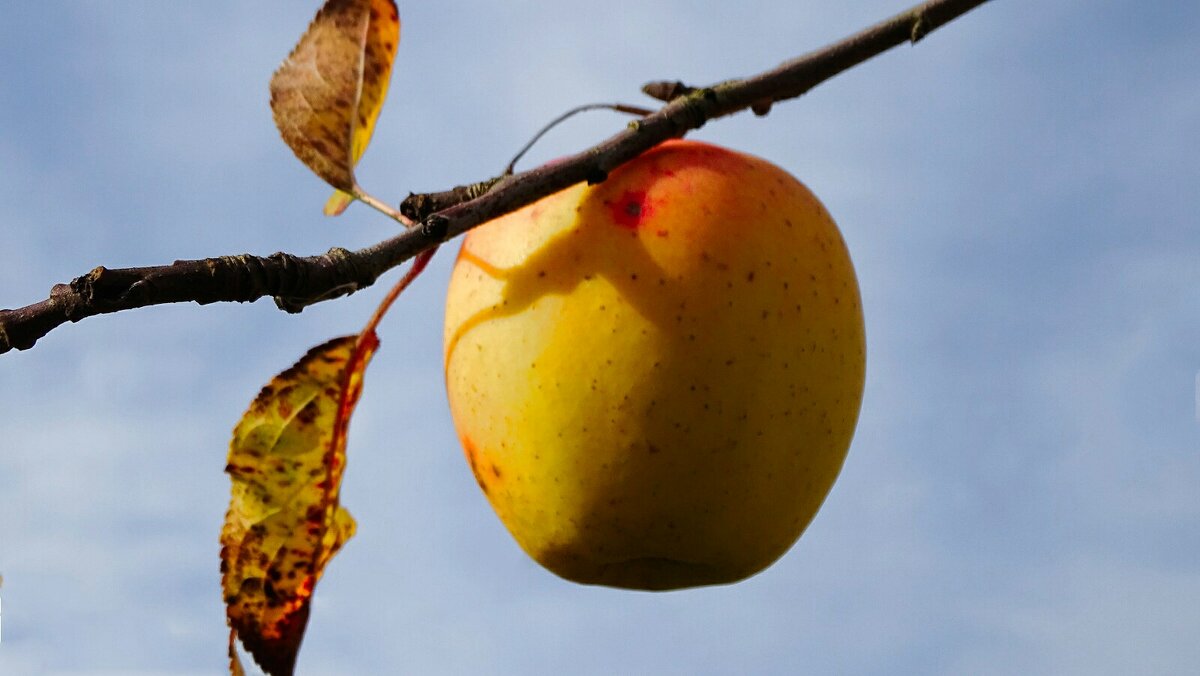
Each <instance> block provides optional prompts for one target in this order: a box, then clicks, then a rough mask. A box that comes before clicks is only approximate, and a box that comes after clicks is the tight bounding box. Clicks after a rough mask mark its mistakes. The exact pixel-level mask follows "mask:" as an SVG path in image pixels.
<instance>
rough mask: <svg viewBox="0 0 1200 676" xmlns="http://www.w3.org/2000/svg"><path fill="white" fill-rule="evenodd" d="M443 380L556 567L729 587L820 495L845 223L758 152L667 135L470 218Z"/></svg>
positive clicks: (858, 327)
mask: <svg viewBox="0 0 1200 676" xmlns="http://www.w3.org/2000/svg"><path fill="white" fill-rule="evenodd" d="M445 359H446V387H447V391H448V395H449V401H450V409H451V414H452V416H453V419H454V423H455V427H456V429H457V432H458V436H459V439H460V440H461V442H462V445H463V448H464V449H465V453H466V457H467V461H468V462H469V464H470V467H471V470H472V472H473V473H474V474H475V478H476V479H477V481H478V483H479V486H480V488H481V489H482V490H483V492H484V493H485V494H486V495H487V498H488V500H489V501H490V502H491V504H492V507H493V508H494V509H495V511H496V514H497V515H498V516H499V517H500V520H501V521H502V522H504V524H505V526H507V527H508V530H509V531H510V532H511V533H512V535H513V537H514V538H515V539H516V541H517V543H518V544H519V545H520V546H521V547H522V548H523V549H524V550H525V552H527V553H528V554H529V555H530V556H531V557H532V558H533V559H534V560H536V561H537V562H539V563H540V564H542V565H543V566H545V567H546V568H548V569H549V570H551V571H552V572H554V573H556V574H557V575H559V576H561V577H563V578H566V579H568V580H573V581H575V582H580V583H585V584H601V585H610V586H616V587H624V588H631V589H645V590H664V589H677V588H682V587H692V586H698V585H711V584H724V583H730V582H735V581H738V580H741V579H743V578H746V577H748V576H750V575H753V574H755V573H757V572H759V571H761V570H763V569H764V568H766V567H767V566H769V565H770V564H771V563H773V562H774V561H775V560H776V559H777V558H779V557H780V556H781V555H783V553H784V552H786V551H787V550H788V548H789V547H791V545H792V544H793V543H794V542H795V541H796V540H797V538H799V537H800V534H801V533H802V532H803V531H804V529H805V527H806V526H807V525H808V523H809V521H810V520H811V519H812V518H813V516H814V515H815V514H816V512H817V510H818V508H819V507H820V506H821V503H822V501H823V500H824V499H825V496H826V494H828V492H829V490H830V488H831V487H832V485H833V482H834V480H835V479H836V478H837V475H838V472H839V471H840V469H841V467H842V463H843V461H844V460H845V457H846V452H847V449H848V448H849V445H850V440H851V437H852V436H853V433H854V427H855V423H856V421H857V419H858V412H859V407H860V404H861V401H862V390H863V379H864V368H865V339H864V334H863V318H862V309H861V303H860V299H859V291H858V284H857V280H856V278H855V275H854V268H853V266H852V265H851V262H850V257H849V254H848V253H847V251H846V246H845V243H844V242H843V240H842V237H841V234H840V233H839V231H838V229H837V226H836V225H835V224H834V222H833V220H832V219H831V218H830V216H829V214H828V213H827V212H826V211H825V208H824V207H823V206H822V205H821V204H820V202H818V201H817V199H816V197H814V196H813V194H812V193H811V192H809V191H808V189H807V188H806V187H804V185H802V184H801V183H800V182H799V181H797V180H796V179H795V178H793V177H792V176H791V175H789V174H788V173H787V172H785V171H783V170H782V169H779V168H778V167H776V166H774V165H772V164H770V163H768V162H766V161H765V160H762V159H759V158H756V157H751V156H748V155H744V154H741V153H738V152H734V151H731V150H727V149H724V148H720V147H717V146H712V145H708V144H703V143H698V142H691V141H669V142H667V143H664V144H662V145H660V146H658V147H656V148H654V149H652V150H650V151H648V152H647V153H645V154H643V155H642V156H640V157H638V158H636V159H634V160H633V161H631V162H629V163H627V164H625V165H623V166H621V167H619V168H618V169H617V170H615V171H613V172H612V174H611V175H610V176H609V178H608V180H606V181H604V182H603V183H600V184H599V185H595V186H587V185H583V184H579V185H576V186H574V187H571V188H568V189H566V190H564V191H562V192H559V193H557V194H555V195H551V196H550V197H547V198H545V199H543V200H541V201H539V202H537V203H535V204H533V205H530V206H528V207H526V208H524V209H522V210H520V211H517V212H515V213H512V214H509V215H507V216H504V217H502V218H499V219H497V220H495V221H492V222H489V223H486V224H484V225H482V226H480V227H478V228H476V229H474V230H472V231H471V232H470V233H469V234H468V235H467V236H466V238H465V240H464V241H463V245H462V249H461V251H460V253H459V256H458V259H457V262H456V263H455V267H454V271H453V274H452V278H451V282H450V288H449V292H448V297H447V301H446V324H445Z"/></svg>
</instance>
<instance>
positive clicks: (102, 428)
mask: <svg viewBox="0 0 1200 676" xmlns="http://www.w3.org/2000/svg"><path fill="white" fill-rule="evenodd" d="M318 4H319V3H317V2H315V1H313V2H305V3H295V2H285V1H283V0H257V1H256V2H252V3H251V2H233V1H232V0H211V1H210V2H204V3H191V2H151V1H150V0H144V1H133V0H124V1H120V2H96V1H75V2H59V1H51V0H47V1H45V2H39V3H5V4H4V6H3V9H0V63H2V64H4V66H3V72H2V75H0V178H2V180H0V204H3V205H4V209H3V215H2V216H0V307H16V306H21V305H24V304H27V303H30V302H34V301H36V300H40V299H42V298H44V297H45V296H46V294H47V292H48V290H49V288H50V287H51V286H52V285H53V284H55V283H59V282H66V281H68V280H70V279H71V278H72V277H75V276H77V275H80V274H83V273H85V272H86V271H88V270H89V269H91V268H92V267H94V266H96V265H101V264H103V265H105V266H108V267H122V266H137V265H152V264H161V263H166V262H169V261H172V260H175V259H177V258H199V257H204V256H212V255H221V254H234V253H242V252H252V253H257V254H268V253H271V252H273V251H277V250H284V251H289V252H293V253H297V254H312V253H318V252H322V251H324V250H326V249H328V248H329V247H331V246H345V247H350V248H356V247H360V246H364V245H367V244H369V243H373V242H375V241H378V240H380V239H382V238H384V237H387V236H388V235H390V234H392V232H393V231H394V224H393V223H392V222H390V221H388V220H386V219H384V218H383V217H381V216H379V215H377V214H375V213H374V212H372V211H371V210H370V209H368V208H366V207H363V206H361V205H355V206H352V207H351V208H350V210H349V211H348V212H347V213H346V214H345V215H344V216H342V217H341V218H340V219H328V218H325V217H324V216H322V215H321V206H322V205H323V203H324V201H325V198H326V197H327V196H328V193H329V190H328V189H327V188H326V187H325V186H324V185H323V184H322V183H321V182H320V181H319V180H318V179H317V178H315V177H314V176H312V175H311V174H310V173H309V171H308V170H307V169H306V168H304V167H303V166H302V165H301V164H300V163H299V162H297V161H296V160H295V159H294V158H293V156H292V154H291V152H290V151H289V150H288V149H287V148H286V147H285V146H284V145H283V143H282V142H281V141H280V140H279V139H278V136H277V133H276V131H275V129H274V128H273V125H272V121H271V115H270V111H269V109H268V106H267V82H268V79H269V77H270V74H271V72H272V71H273V70H274V68H275V67H276V66H277V65H278V63H279V62H280V61H281V60H282V59H283V57H284V56H285V55H286V54H287V53H288V51H289V50H290V49H291V46H292V44H293V43H294V42H295V40H296V39H297V38H298V37H299V35H300V33H301V32H302V31H303V29H304V28H305V26H306V25H307V23H308V21H309V20H310V18H311V16H312V14H313V12H315V10H316V8H317V5H318ZM906 4H907V3H906V2H902V1H899V0H869V1H867V0H864V1H853V2H846V1H842V0H839V1H836V2H835V1H833V0H813V1H810V2H790V3H788V2H778V1H772V0H738V1H737V2H716V1H709V2H684V1H682V0H678V1H675V0H672V1H662V2H645V0H639V1H636V2H635V1H633V0H608V1H607V2H604V3H598V2H594V1H593V0H556V1H555V2H529V1H514V2H507V3H494V2H491V3H485V2H475V1H470V2H459V3H432V2H430V3H403V4H402V5H401V8H400V10H401V16H402V19H403V21H404V28H403V40H402V44H401V47H400V54H399V57H398V62H397V68H396V72H395V75H394V79H393V85H392V91H391V95H390V98H389V101H388V103H387V105H386V106H385V108H384V110H383V114H382V116H381V119H380V122H379V126H378V130H377V132H376V135H375V139H374V141H373V143H372V146H371V149H370V150H369V151H368V152H367V154H366V157H365V158H364V160H363V161H362V163H361V164H360V166H359V171H358V176H359V178H360V181H361V182H362V183H363V185H364V186H365V187H367V189H369V190H371V191H372V192H374V193H376V194H377V195H379V196H381V197H384V198H386V199H388V200H390V201H393V202H395V201H399V200H400V199H401V198H403V197H404V196H405V195H406V194H407V193H408V192H410V191H416V192H420V191H428V190H437V189H443V188H446V187H449V186H451V185H455V184H458V183H462V182H467V181H471V180H477V179H480V178H484V177H487V176H491V175H493V174H494V173H496V172H497V171H498V170H499V169H500V168H501V167H503V166H504V164H505V162H507V160H508V158H509V157H510V155H511V154H512V153H513V152H514V151H515V150H516V149H517V148H519V147H520V146H521V144H523V143H524V142H525V140H526V139H527V138H529V136H530V135H531V134H532V133H533V132H534V131H535V130H536V129H537V128H538V127H540V126H541V124H542V123H544V122H545V121H547V120H549V119H550V118H552V117H554V116H555V115H557V114H558V113H560V112H562V111H563V110H565V109H567V108H569V107H571V106H573V105H576V104H580V103H585V102H592V101H617V100H620V101H628V102H640V101H641V96H640V94H639V93H638V88H639V87H640V86H641V84H642V83H643V82H645V81H648V80H652V79H683V80H685V81H687V82H692V83H707V82H712V81H716V80H720V79H725V78H729V77H734V76H738V75H744V74H750V73H753V72H756V71H758V70H762V69H764V68H767V67H771V66H773V65H775V64H776V63H778V62H780V61H782V60H784V59H786V58H790V57H792V56H796V55H799V54H801V53H803V52H806V51H808V50H810V49H813V48H816V47H818V46H820V45H822V44H825V43H827V42H829V41H832V40H834V39H837V38H840V37H842V36H844V35H845V34H848V33H850V32H852V31H853V30H856V29H858V28H860V27H863V26H865V25H867V24H868V23H871V22H874V21H876V20H878V19H882V18H884V17H885V16H889V15H891V14H893V13H895V12H897V11H900V10H901V9H903V8H904V7H905V6H906ZM1198 34H1200V4H1198V3H1194V2H1152V3H1147V2H1135V1H1123V2H1122V1H1112V2H1103V3H1100V2H1094V1H1090V0H1074V1H1071V0H1067V1H1061V2H1054V3H1047V2H1034V1H1021V0H998V1H996V2H992V3H989V4H988V5H986V6H984V7H983V8H981V9H979V10H976V11H975V12H972V13H971V14H969V15H968V16H966V17H964V18H962V19H960V20H959V21H957V22H955V23H953V24H951V25H950V26H948V27H946V28H945V29H943V30H940V31H938V32H936V33H934V34H932V35H931V36H929V38H927V40H926V41H924V42H922V43H921V44H919V45H918V46H916V47H909V46H904V47H900V48H898V49H897V50H895V51H893V52H889V53H887V54H885V55H883V56H881V57H878V58H876V59H875V60H873V61H871V62H869V63H867V64H865V65H863V66H860V67H858V68H856V69H854V70H853V71H851V72H849V73H846V74H843V75H842V76H840V77H838V78H836V79H834V80H832V81H830V82H828V83H826V84H823V85H821V86H820V87H818V88H817V89H815V90H814V91H812V92H811V93H810V94H808V95H807V96H805V97H804V98H802V99H800V100H797V101H792V102H788V103H785V104H781V105H778V106H776V107H775V109H774V110H772V111H771V114H770V116H769V117H767V118H765V119H759V118H755V117H754V116H752V115H749V114H743V115H740V116H737V117H735V118H730V119H725V120H721V121H717V122H713V123H710V124H709V125H708V126H706V127H705V128H704V129H703V130H702V131H701V132H699V133H697V134H694V136H693V137H694V138H698V139H703V140H707V141H711V142H714V143H719V144H722V145H727V146H731V147H733V148H736V149H739V150H743V151H746V152H750V153H753V154H757V155H760V156H763V157H766V158H768V159H770V160H771V161H773V162H775V163H777V164H779V165H781V166H782V167H784V168H786V169H787V170H789V171H790V172H792V173H793V174H795V175H796V176H797V177H799V178H800V179H801V180H802V181H804V182H805V183H807V184H808V185H809V186H810V187H811V188H812V189H813V191H814V192H815V193H816V194H817V195H818V196H820V197H821V199H822V200H823V201H824V202H825V204H826V206H827V207H828V209H829V211H830V212H831V213H832V214H833V215H834V217H835V219H836V220H837V221H838V223H839V224H840V226H841V228H842V231H843V234H844V236H845V239H846V241H847V243H848V245H849V248H850V251H851V254H852V256H853V257H854V260H855V263H856V266H857V270H858V274H859V281H860V285H861V288H862V296H863V303H864V308H865V314H866V325H867V336H868V368H867V386H866V394H865V400H864V403H863V408H862V414H861V419H860V423H859V426H858V431H857V435H856V437H855V440H854V444H853V446H852V448H851V451H850V455H849V458H848V460H847V463H846V465H845V469H844V471H843V473H842V475H841V478H840V479H839V481H838V483H837V484H836V486H835V487H834V489H833V491H832V493H831V494H830V496H829V498H828V500H827V501H826V504H825V506H824V508H823V509H822V511H821V512H820V514H818V516H817V518H816V519H815V520H814V522H813V523H812V525H811V526H810V527H809V529H808V531H807V532H806V533H805V535H804V536H803V537H802V538H801V540H800V541H799V543H798V544H797V545H796V546H795V547H794V548H793V549H792V550H791V551H790V552H789V553H788V554H787V555H786V556H785V557H784V558H783V559H781V560H780V561H779V562H778V563H777V564H776V565H774V566H773V567H771V568H770V569H769V570H767V571H766V572H764V573H762V574H760V575H758V576H756V577H754V578H752V579H750V580H748V581H745V582H742V583H740V584H736V585H732V586H726V587H719V588H707V589H699V590H691V591H683V592H673V593H666V594H648V593H636V592H626V591H617V590H612V589H605V588H595V587H583V586H578V585H573V584H571V583H568V582H565V581H562V580H560V579H558V578H557V577H555V576H553V575H552V574H550V573H548V572H545V571H544V570H542V569H541V568H539V567H538V566H537V565H536V564H534V563H533V562H532V561H531V560H529V559H528V558H527V557H526V556H525V555H524V554H523V553H522V552H521V551H520V550H519V549H518V547H517V546H516V544H515V543H514V542H513V541H512V539H511V538H510V536H509V535H508V533H507V532H506V531H505V529H504V528H503V526H502V525H501V524H500V522H499V520H498V519H496V517H495V516H494V514H493V513H492V511H491V509H490V508H489V506H488V504H487V502H486V500H485V498H484V496H483V495H482V493H481V492H480V491H479V489H478V487H477V486H476V484H475V482H474V479H473V478H472V477H471V474H470V471H469V470H468V467H467V464H466V462H465V461H464V459H463V457H462V453H461V451H460V449H459V447H458V444H457V442H456V439H455V435H454V433H453V429H452V426H451V422H450V419H449V415H448V412H447V409H446V405H445V403H444V388H443V383H442V377H441V363H440V362H441V346H440V341H441V321H442V310H441V304H442V300H443V296H444V290H445V285H446V281H447V277H448V273H449V264H450V263H451V262H452V259H453V254H452V251H444V252H443V253H442V254H441V255H440V256H439V257H438V258H437V259H436V261H435V262H434V264H433V265H432V267H431V269H430V270H429V271H428V272H427V273H426V274H425V275H424V276H423V277H422V278H421V279H420V280H419V281H418V283H417V284H416V285H415V286H414V287H413V288H412V289H411V290H410V291H409V292H408V293H407V294H406V295H405V296H404V297H403V298H402V299H401V301H400V303H399V304H398V306H397V307H396V308H395V309H394V310H393V311H392V313H391V315H390V316H389V317H388V319H387V320H386V321H385V323H384V325H383V327H382V329H381V336H382V340H383V346H382V349H381V351H380V352H379V353H378V355H377V356H376V357H375V359H374V361H373V363H372V365H371V368H370V370H369V372H368V373H367V380H366V392H365V395H364V398H363V401H362V403H361V404H360V406H359V409H358V412H357V415H356V417H355V420H354V425H353V427H352V430H351V436H350V448H349V466H348V471H347V474H346V477H345V483H344V487H343V493H342V495H343V504H345V505H346V506H347V507H348V508H349V509H350V511H351V512H352V513H353V514H354V515H355V517H356V518H357V519H358V523H359V531H358V535H357V536H356V537H355V538H354V539H353V540H351V541H350V542H349V544H348V545H347V546H346V548H345V549H344V550H343V552H342V553H341V554H340V555H339V556H338V557H337V558H336V559H335V560H334V561H333V563H332V564H331V566H330V568H329V571H328V574H327V575H326V577H325V579H324V580H323V581H322V582H321V585H320V587H319V588H318V593H317V597H316V600H315V604H314V612H313V616H312V620H311V623H310V625H309V630H308V636H307V638H306V639H305V643H304V647H303V650H302V651H301V653H300V672H301V673H308V674H374V673H378V674H384V673H419V674H432V673H447V674H491V673H495V674H504V673H529V674H561V673H578V674H617V673H620V674H727V673H759V674H791V673H814V674H832V673H838V674H897V673H926V674H965V673H971V674H1051V673H1053V674H1128V673H1144V674H1185V673H1196V671H1197V669H1200V641H1197V640H1196V637H1197V636H1200V423H1198V405H1197V398H1196V386H1197V382H1198V375H1197V374H1198V372H1200V223H1198V218H1197V204H1198V198H1197V194H1198V192H1200V191H1198V188H1200V160H1198V159H1197V154H1196V153H1197V148H1198V147H1200V77H1197V69H1196V68H1197V64H1200V41H1198V40H1197V39H1196V36H1197V35H1198ZM625 123H626V120H624V119H620V118H617V117H614V116H610V115H607V114H600V113H597V114H592V115H591V116H589V117H586V118H584V119H578V120H575V121H573V122H571V123H569V124H567V125H565V126H564V127H563V128H562V129H560V130H558V131H556V132H554V133H553V134H551V135H550V136H549V137H548V138H547V139H546V140H545V141H544V142H543V143H542V144H541V145H540V146H538V148H537V149H536V150H535V152H534V153H533V155H532V156H531V157H530V158H529V159H528V160H527V162H526V165H525V166H532V163H537V162H541V161H544V160H546V159H549V158H551V157H555V156H558V155H561V154H564V153H567V152H572V151H575V150H579V149H582V148H583V147H585V146H586V145H589V144H591V143H593V142H595V141H598V140H600V139H602V138H604V137H606V136H608V135H609V134H611V133H613V132H615V131H617V130H619V129H620V128H622V127H623V126H624V124H625ZM397 274H398V271H393V272H392V273H391V274H390V275H389V276H388V277H386V278H385V279H384V281H385V282H386V284H381V285H380V286H378V287H377V288H372V289H370V290H366V291H364V292H361V293H359V294H356V295H355V296H353V297H351V298H349V299H345V300H342V301H337V302H332V303H326V304H322V305H317V306H315V307H312V308H310V309H308V310H306V311H305V312H304V313H302V314H301V315H298V316H291V315H286V314H283V313H281V312H279V311H277V310H276V309H275V307H274V305H273V304H272V303H271V302H270V301H269V300H264V301H260V302H258V303H255V304H251V305H233V304H222V305H216V306H208V307H199V306H196V305H179V306H170V307H166V306H164V307H156V308H151V309H145V310H139V311H135V312H129V313H122V314H119V315H110V316H104V317H96V318H91V319H88V320H86V321H84V322H82V323H80V324H75V325H68V326H64V327H61V328H59V329H58V330H56V331H54V332H52V333H51V334H50V335H49V336H47V337H46V338H45V339H43V340H42V341H41V342H40V343H39V344H38V345H37V346H36V347H35V348H34V349H33V350H30V351H27V352H20V353H16V352H13V353H9V354H5V355H3V356H0V574H2V575H3V577H4V583H3V588H2V589H0V598H2V602H3V616H2V620H3V641H2V643H0V673H3V674H14V675H17V674H41V673H46V674H220V673H222V672H223V669H224V668H225V660H224V647H225V637H226V628H225V624H224V615H223V612H224V611H223V607H222V604H221V594H220V589H219V574H218V570H217V565H218V560H217V559H218V557H217V554H218V545H217V537H218V533H219V531H220V527H221V522H222V517H223V515H224V512H225V509H226V505H227V501H228V497H229V480H228V478H227V477H226V475H225V474H224V473H223V472H222V468H223V466H224V463H225V456H226V452H227V446H228V441H229V436H230V431H231V429H232V428H233V426H234V424H235V423H236V421H237V420H238V418H239V417H240V415H241V414H242V412H243V411H244V410H245V408H246V406H247V405H248V404H249V402H250V400H251V399H252V398H253V396H254V395H255V393H257V391H258V389H259V387H260V386H261V385H262V384H263V383H265V382H266V381H267V380H268V379H269V378H270V377H271V376H272V375H273V374H275V373H276V372H278V371H280V370H282V369H283V368H285V367H287V366H289V365H291V364H292V363H293V362H294V361H295V360H296V359H297V358H298V357H299V356H300V355H301V354H303V353H304V351H305V350H306V349H307V348H308V347H310V346H312V345H315V344H317V343H320V342H323V341H324V340H326V339H327V338H329V337H332V336H335V335H341V334H344V333H350V332H353V331H356V330H357V329H358V328H359V327H360V326H361V325H362V323H363V322H364V320H365V319H366V318H367V316H368V315H369V314H370V312H371V311H372V309H373V307H374V305H375V304H376V303H377V302H378V300H379V298H380V297H381V295H382V293H383V292H384V291H385V289H386V287H387V286H388V285H390V283H391V282H392V281H393V280H394V279H395V278H396V276H397Z"/></svg>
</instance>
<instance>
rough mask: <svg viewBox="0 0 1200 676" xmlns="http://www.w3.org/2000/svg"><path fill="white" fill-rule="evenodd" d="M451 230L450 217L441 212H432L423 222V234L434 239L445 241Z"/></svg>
mask: <svg viewBox="0 0 1200 676" xmlns="http://www.w3.org/2000/svg"><path fill="white" fill-rule="evenodd" d="M449 231H450V219H449V218H446V217H445V216H442V215H441V214H432V215H430V216H429V218H426V219H425V220H424V221H422V222H421V234H422V235H423V236H425V237H428V238H429V239H430V240H433V241H437V242H442V241H445V239H446V233H447V232H449Z"/></svg>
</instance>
